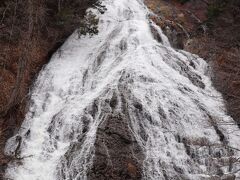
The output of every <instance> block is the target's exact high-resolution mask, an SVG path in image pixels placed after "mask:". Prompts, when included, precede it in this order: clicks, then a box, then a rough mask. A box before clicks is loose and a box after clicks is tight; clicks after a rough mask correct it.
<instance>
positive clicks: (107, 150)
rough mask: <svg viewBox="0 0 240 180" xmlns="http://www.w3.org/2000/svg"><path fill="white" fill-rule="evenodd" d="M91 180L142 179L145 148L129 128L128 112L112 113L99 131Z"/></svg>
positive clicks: (90, 174) (90, 175)
mask: <svg viewBox="0 0 240 180" xmlns="http://www.w3.org/2000/svg"><path fill="white" fill-rule="evenodd" d="M95 148H96V149H95V157H94V160H93V165H92V169H91V170H90V171H89V175H88V177H89V179H91V180H98V179H99V180H101V179H116V180H118V179H119V180H120V179H140V178H141V177H142V175H141V173H142V160H143V157H144V155H143V153H142V149H141V148H140V147H139V145H138V144H137V142H136V139H135V138H134V137H133V135H132V134H131V130H130V129H129V125H128V119H127V118H126V115H121V114H116V115H109V116H108V117H107V118H106V120H105V121H104V122H103V123H102V124H101V126H100V127H99V128H98V131H97V137H96V142H95Z"/></svg>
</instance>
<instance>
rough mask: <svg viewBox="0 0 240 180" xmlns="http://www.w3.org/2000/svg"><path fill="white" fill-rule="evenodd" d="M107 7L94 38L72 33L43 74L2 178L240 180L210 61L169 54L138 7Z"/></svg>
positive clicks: (234, 132)
mask: <svg viewBox="0 0 240 180" xmlns="http://www.w3.org/2000/svg"><path fill="white" fill-rule="evenodd" d="M103 4H104V5H105V6H106V9H107V10H106V12H105V13H104V14H98V17H99V20H100V21H99V33H98V35H94V36H92V37H90V36H85V37H82V38H81V39H79V38H78V34H77V32H76V33H73V35H72V36H71V37H70V38H69V39H68V40H67V42H66V43H65V44H64V45H63V47H61V53H56V54H55V55H54V56H53V57H52V59H51V61H50V63H49V64H48V65H47V66H46V67H45V68H44V69H43V70H42V71H41V73H40V74H39V77H38V79H37V81H36V82H35V86H34V89H33V92H32V95H31V102H30V107H29V111H28V113H27V115H26V118H25V121H24V123H23V124H22V127H21V128H20V130H19V132H18V134H17V135H15V136H14V137H12V138H10V139H9V140H8V143H7V145H6V153H7V154H9V155H12V156H15V158H16V160H15V161H14V162H12V163H10V164H9V167H8V169H7V171H6V175H5V176H6V178H9V179H14V180H54V179H56V180H63V179H64V180H79V179H80V180H82V179H152V180H158V179H159V180H160V179H166V180H168V179H169V180H170V179H174V180H177V179H191V180H198V179H214V178H215V179H221V178H222V179H224V178H234V177H236V179H238V178H240V174H239V171H238V170H239V169H240V165H239V164H238V160H237V159H238V157H239V155H240V154H239V152H238V150H237V148H238V147H240V132H239V129H238V127H237V126H236V125H234V121H233V120H232V119H231V118H230V117H229V116H227V115H226V114H225V109H224V103H223V100H222V97H221V95H220V94H219V93H218V92H217V91H216V90H215V89H214V88H213V87H212V85H211V81H210V79H209V78H208V76H207V72H208V66H207V64H206V63H205V62H204V60H202V59H201V58H199V57H197V56H195V55H192V54H190V53H187V52H184V51H179V50H175V49H173V48H171V47H170V45H169V42H168V41H167V38H166V37H165V36H164V35H163V34H162V32H161V29H159V28H158V27H157V26H156V25H154V23H153V22H150V21H149V19H148V18H147V16H148V10H147V8H146V7H145V6H144V4H143V2H142V1H140V0H104V1H103ZM152 29H154V31H155V33H157V35H158V38H156V37H155V38H154V35H153V34H152ZM160 41H161V42H160ZM230 124H231V125H230Z"/></svg>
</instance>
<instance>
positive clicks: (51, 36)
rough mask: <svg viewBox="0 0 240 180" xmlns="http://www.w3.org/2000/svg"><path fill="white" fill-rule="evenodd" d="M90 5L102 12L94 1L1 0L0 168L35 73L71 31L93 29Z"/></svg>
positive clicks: (5, 159)
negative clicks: (6, 143)
mask: <svg viewBox="0 0 240 180" xmlns="http://www.w3.org/2000/svg"><path fill="white" fill-rule="evenodd" d="M91 7H92V8H97V9H98V10H99V11H100V12H101V13H103V12H104V7H103V6H102V5H101V3H100V2H98V0H48V1H46V0H2V1H0V49H1V50H0V94H1V97H0V173H3V172H4V169H5V167H6V163H7V161H8V158H6V157H5V156H4V155H3V154H4V153H3V148H4V144H5V142H6V139H7V138H9V137H10V136H12V134H13V133H14V131H15V130H16V129H17V128H18V127H19V125H20V124H21V122H22V120H23V118H24V115H25V109H26V106H27V99H28V93H29V89H30V86H31V84H32V82H33V79H34V77H35V76H36V74H37V73H38V72H39V70H40V69H41V68H42V66H43V65H44V64H45V63H47V61H48V60H49V58H50V56H51V55H52V54H53V53H54V52H55V51H56V50H57V49H58V48H59V47H60V46H61V45H62V43H63V42H64V41H65V40H66V38H67V37H68V36H69V35H70V34H71V33H72V32H73V31H74V30H76V29H79V35H81V34H87V33H89V34H94V33H97V23H98V20H97V18H96V17H95V16H93V15H92V14H91V13H88V14H86V10H87V9H88V8H91ZM0 179H1V178H0Z"/></svg>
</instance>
